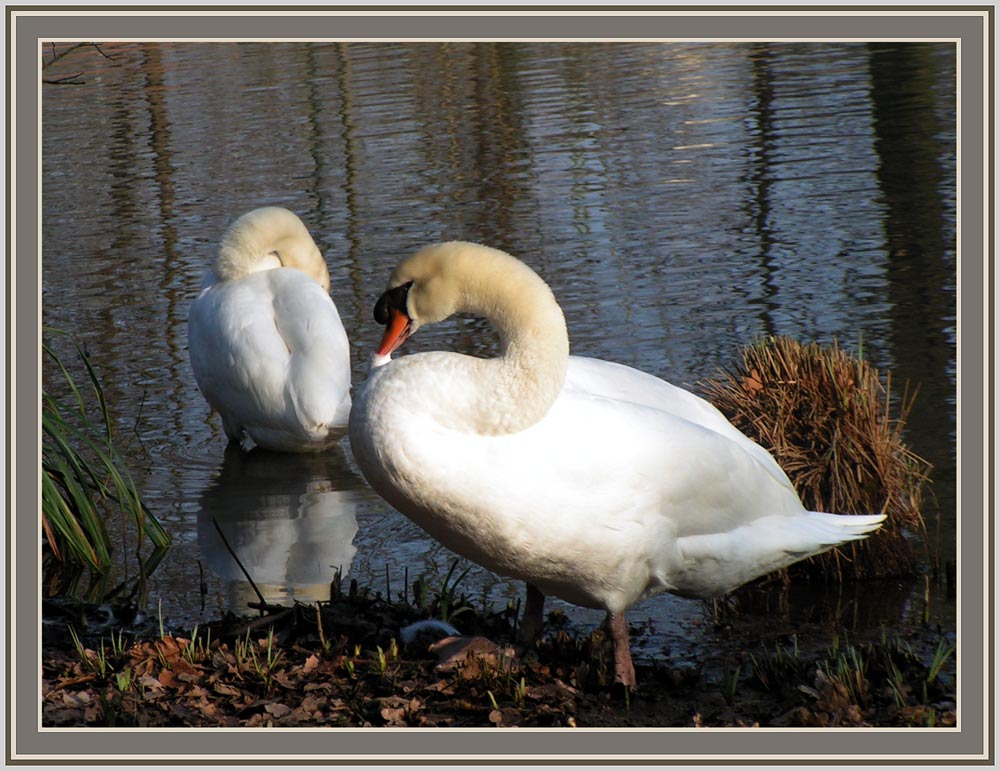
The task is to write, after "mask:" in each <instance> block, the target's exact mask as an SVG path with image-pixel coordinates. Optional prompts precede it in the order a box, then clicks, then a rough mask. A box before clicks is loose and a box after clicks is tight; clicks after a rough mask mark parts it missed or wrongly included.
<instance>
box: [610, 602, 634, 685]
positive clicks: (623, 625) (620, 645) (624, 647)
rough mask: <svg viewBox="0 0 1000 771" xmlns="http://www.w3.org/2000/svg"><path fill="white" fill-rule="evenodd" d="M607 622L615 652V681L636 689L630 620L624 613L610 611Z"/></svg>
mask: <svg viewBox="0 0 1000 771" xmlns="http://www.w3.org/2000/svg"><path fill="white" fill-rule="evenodd" d="M607 624H608V630H609V631H610V632H611V642H612V644H613V646H614V653H615V682H616V683H621V684H622V685H623V686H624V687H625V688H627V689H628V690H630V691H634V690H635V688H636V682H635V667H633V666H632V652H631V651H630V650H629V644H628V621H626V620H625V614H624V613H608V620H607Z"/></svg>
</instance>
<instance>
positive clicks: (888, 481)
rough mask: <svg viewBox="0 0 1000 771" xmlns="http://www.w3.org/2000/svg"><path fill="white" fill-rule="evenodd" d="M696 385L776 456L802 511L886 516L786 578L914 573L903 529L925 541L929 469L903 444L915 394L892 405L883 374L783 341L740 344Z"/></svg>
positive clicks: (840, 355)
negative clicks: (737, 353) (731, 361)
mask: <svg viewBox="0 0 1000 771" xmlns="http://www.w3.org/2000/svg"><path fill="white" fill-rule="evenodd" d="M701 385H702V387H703V389H704V391H705V393H706V396H707V398H708V399H709V400H710V401H711V402H712V403H713V404H714V405H715V406H716V407H718V408H719V409H720V410H721V411H722V412H723V413H724V414H725V415H726V417H728V418H729V419H730V420H731V421H732V422H733V424H734V425H735V426H736V427H737V428H739V429H740V430H741V431H743V432H744V433H745V434H747V435H748V436H749V437H751V438H752V439H754V440H755V441H757V442H759V443H760V444H761V445H763V446H764V447H765V448H767V449H768V450H769V451H770V452H771V453H772V454H773V455H774V457H775V459H776V460H777V461H778V463H779V464H781V467H782V468H783V469H784V470H785V472H786V473H787V474H788V477H789V478H790V479H791V480H792V484H794V485H795V489H796V490H798V492H799V495H800V496H801V498H802V501H803V503H804V504H805V506H806V508H807V509H810V510H813V511H828V512H834V513H838V514H874V513H879V512H881V511H883V510H884V511H885V512H886V514H887V515H888V517H887V521H886V524H885V525H884V526H883V527H882V529H881V530H880V531H879V532H878V533H877V534H875V535H874V536H872V537H870V538H867V539H865V540H864V541H860V542H853V543H849V544H846V545H844V546H842V547H839V548H838V549H835V550H833V551H832V552H827V553H826V554H823V555H821V556H819V557H814V558H813V559H810V560H807V561H805V562H801V563H798V564H797V565H793V566H792V567H791V568H788V569H787V571H788V572H787V574H786V580H787V578H788V577H789V576H792V577H795V578H803V579H824V580H828V579H835V580H838V581H840V580H844V579H852V578H874V577H884V576H892V575H902V574H906V573H912V572H914V570H915V568H916V555H915V553H914V547H913V543H912V540H911V539H908V538H907V537H906V535H904V531H909V532H910V533H915V534H920V535H923V534H924V522H923V518H922V517H921V514H920V509H921V504H922V502H923V487H924V484H925V483H926V482H927V480H928V474H929V472H930V468H931V466H930V464H929V463H928V462H927V461H925V460H923V459H922V458H920V457H918V456H917V455H916V454H915V453H914V452H913V451H912V450H911V449H910V448H909V447H908V446H907V445H906V443H905V442H904V441H903V439H902V431H903V424H904V423H905V420H906V416H907V414H908V413H909V410H910V407H911V406H912V404H913V398H914V396H915V394H908V393H904V395H903V396H902V398H900V399H895V398H893V396H892V394H891V373H886V376H885V382H884V384H883V382H882V379H881V378H880V376H879V372H878V370H876V369H874V368H873V367H872V366H871V365H870V364H869V363H868V362H867V361H864V360H863V359H860V358H858V357H856V356H852V355H849V354H848V353H846V352H844V351H843V350H841V349H840V348H839V347H838V346H837V344H836V342H834V344H833V345H832V346H821V345H819V344H818V343H811V344H809V345H802V344H800V343H798V342H796V341H795V340H792V339H790V338H787V337H769V338H765V339H762V340H759V341H757V342H755V343H753V344H751V345H749V346H747V347H746V348H744V349H743V352H742V359H741V361H740V362H739V363H738V364H737V365H736V366H735V367H733V368H732V369H731V370H728V371H724V372H721V373H720V374H719V376H718V377H717V378H715V379H713V380H710V381H707V382H705V383H702V384H701ZM894 412H895V416H893V413H894Z"/></svg>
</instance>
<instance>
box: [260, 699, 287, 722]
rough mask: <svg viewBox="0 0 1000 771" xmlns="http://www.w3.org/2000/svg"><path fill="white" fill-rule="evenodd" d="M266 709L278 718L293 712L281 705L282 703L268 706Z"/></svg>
mask: <svg viewBox="0 0 1000 771" xmlns="http://www.w3.org/2000/svg"><path fill="white" fill-rule="evenodd" d="M264 709H266V710H267V711H268V712H269V713H270V714H272V715H274V716H275V717H277V718H282V717H284V716H285V715H287V714H288V713H289V712H291V711H292V708H291V707H289V706H287V705H285V704H281V703H280V702H279V703H277V704H268V705H266V706H265V707H264Z"/></svg>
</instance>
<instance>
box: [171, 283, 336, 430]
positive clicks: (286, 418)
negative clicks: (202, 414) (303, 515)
mask: <svg viewBox="0 0 1000 771" xmlns="http://www.w3.org/2000/svg"><path fill="white" fill-rule="evenodd" d="M188 334H189V345H190V355H191V365H192V369H193V370H194V373H195V379H196V380H197V382H198V386H199V388H200V389H201V391H202V393H203V394H204V395H205V398H206V399H207V400H208V402H209V404H211V405H212V406H213V407H214V408H215V409H216V410H217V411H218V412H219V414H220V415H221V417H222V420H223V424H224V426H225V428H226V433H227V434H228V435H229V436H230V437H231V438H235V439H238V438H239V434H240V432H241V430H246V432H247V433H248V434H250V436H251V437H252V438H253V439H254V441H256V442H257V443H258V444H262V445H264V446H270V447H272V448H275V449H294V448H295V445H299V444H303V443H305V444H308V443H309V442H311V441H317V440H321V439H322V438H323V437H324V436H325V435H326V433H327V432H328V430H329V428H330V427H331V426H335V425H340V426H344V425H346V423H347V416H348V413H349V411H350V396H349V386H350V361H349V355H348V343H347V335H346V333H345V331H344V328H343V325H342V323H341V321H340V317H339V314H338V313H337V309H336V307H335V306H334V304H333V302H332V300H331V299H330V297H329V296H328V295H327V294H326V292H325V291H324V290H323V288H322V287H321V286H319V284H317V283H316V282H314V281H312V280H311V279H310V278H309V277H307V276H306V275H304V274H302V273H301V272H299V271H296V270H293V269H289V268H278V269H274V270H269V271H264V272H258V273H254V274H251V275H249V276H246V277H244V278H241V279H237V280H235V281H227V282H219V283H215V284H210V285H208V286H206V287H205V288H204V289H203V290H202V292H201V294H200V295H199V296H198V298H197V299H196V300H195V302H194V304H193V305H192V308H191V313H190V317H189V327H188Z"/></svg>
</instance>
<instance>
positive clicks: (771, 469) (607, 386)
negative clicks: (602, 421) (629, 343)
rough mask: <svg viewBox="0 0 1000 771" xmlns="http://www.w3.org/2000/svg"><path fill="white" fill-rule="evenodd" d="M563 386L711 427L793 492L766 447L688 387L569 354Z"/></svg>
mask: <svg viewBox="0 0 1000 771" xmlns="http://www.w3.org/2000/svg"><path fill="white" fill-rule="evenodd" d="M566 388H567V389H569V390H575V391H580V392H582V393H586V394H591V395H594V396H601V397H605V398H607V399H609V400H611V401H620V402H624V403H629V404H636V405H643V406H646V407H651V408H653V409H656V410H659V411H661V412H664V413H667V414H670V415H674V416H676V417H677V418H680V419H682V420H684V421H686V422H688V423H693V424H695V425H698V426H702V427H703V428H706V429H708V430H710V431H713V432H715V433H716V434H719V435H720V436H722V437H724V438H726V439H728V440H730V441H732V442H735V443H736V444H737V445H739V446H740V447H742V448H743V450H744V451H746V452H747V453H749V454H750V455H751V456H752V457H753V458H754V459H756V461H757V462H758V463H759V464H760V466H761V468H762V469H763V470H764V471H766V472H767V473H768V474H769V475H770V476H771V477H773V479H774V481H775V482H777V483H778V484H780V485H782V486H784V487H787V488H788V489H789V490H791V491H792V492H793V493H794V487H793V486H792V483H791V481H790V480H789V479H788V475H787V474H785V472H784V470H783V469H782V468H781V466H779V465H778V462H777V461H776V460H775V459H774V457H773V456H772V455H771V454H770V453H769V452H768V451H767V450H765V449H764V448H763V447H761V446H760V445H759V444H757V443H756V442H754V441H753V440H752V439H750V437H748V436H747V435H746V434H744V433H743V432H742V431H740V430H739V429H738V428H736V427H735V426H734V425H733V424H732V423H730V422H729V420H728V419H727V418H726V416H725V415H723V414H722V413H721V412H719V410H718V409H717V408H716V407H715V406H714V405H712V404H711V403H710V402H708V401H706V400H705V399H702V398H701V397H699V396H696V395H695V394H693V393H691V392H690V391H686V390H684V389H683V388H679V387H677V386H675V385H673V384H671V383H668V382H667V381H665V380H661V379H660V378H658V377H654V376H653V375H649V374H647V373H645V372H642V371H640V370H637V369H633V368H632V367H627V366H625V365H623V364H615V363H614V362H609V361H604V360H602V359H592V358H588V357H584V356H571V357H570V359H569V365H568V367H567V371H566Z"/></svg>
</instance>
